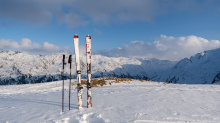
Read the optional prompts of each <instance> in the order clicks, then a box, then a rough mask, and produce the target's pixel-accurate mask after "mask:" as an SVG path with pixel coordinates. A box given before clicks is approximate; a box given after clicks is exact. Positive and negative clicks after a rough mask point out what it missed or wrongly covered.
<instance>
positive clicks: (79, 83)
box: [73, 35, 83, 109]
mask: <svg viewBox="0 0 220 123" xmlns="http://www.w3.org/2000/svg"><path fill="white" fill-rule="evenodd" d="M73 42H74V48H75V57H76V73H77V95H78V108H79V109H81V108H83V103H82V91H83V87H82V85H81V69H80V61H79V38H78V35H74V37H73Z"/></svg>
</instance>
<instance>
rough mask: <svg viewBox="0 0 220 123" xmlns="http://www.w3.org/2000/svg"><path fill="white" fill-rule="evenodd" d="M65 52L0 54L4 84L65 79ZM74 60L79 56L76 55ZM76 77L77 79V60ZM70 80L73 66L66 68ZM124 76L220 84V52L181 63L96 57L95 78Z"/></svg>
mask: <svg viewBox="0 0 220 123" xmlns="http://www.w3.org/2000/svg"><path fill="white" fill-rule="evenodd" d="M63 54H65V55H66V62H67V61H68V57H69V55H70V53H69V52H67V51H61V52H57V53H54V54H47V55H31V54H28V53H21V52H16V51H2V52H0V72H1V74H0V85H6V84H26V83H41V82H50V81H57V80H62V76H61V71H62V69H61V68H62V57H63V56H62V55H63ZM73 58H75V56H74V55H73ZM80 62H81V69H82V78H86V57H85V56H80ZM71 72H72V78H73V79H75V78H76V68H75V59H73V63H72V69H71ZM64 73H65V79H68V78H69V73H70V68H69V64H67V65H66V66H65V72H64ZM99 77H121V78H135V79H145V80H154V81H162V82H171V83H181V84H213V83H220V49H215V50H210V51H205V52H202V53H198V54H196V55H194V56H192V57H191V58H190V59H188V58H184V59H182V60H180V61H179V62H175V61H168V60H158V59H144V58H133V57H132V58H126V57H106V56H101V55H92V78H99Z"/></svg>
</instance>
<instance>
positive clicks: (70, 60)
mask: <svg viewBox="0 0 220 123" xmlns="http://www.w3.org/2000/svg"><path fill="white" fill-rule="evenodd" d="M68 63H70V69H71V63H72V55H69V60H68Z"/></svg>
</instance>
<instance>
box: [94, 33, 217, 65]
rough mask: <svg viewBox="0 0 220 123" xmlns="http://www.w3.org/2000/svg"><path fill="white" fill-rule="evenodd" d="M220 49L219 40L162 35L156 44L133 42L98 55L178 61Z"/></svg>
mask: <svg viewBox="0 0 220 123" xmlns="http://www.w3.org/2000/svg"><path fill="white" fill-rule="evenodd" d="M216 48H220V42H219V40H211V41H208V40H207V39H204V38H201V37H197V36H193V35H192V36H186V37H172V36H170V37H167V36H165V35H161V36H160V37H159V38H156V39H155V41H154V42H143V41H132V42H131V43H130V44H127V45H125V44H124V45H122V48H115V49H113V50H110V51H106V50H100V51H98V52H97V53H96V54H101V55H106V56H113V57H119V56H123V57H146V58H157V59H161V60H162V59H163V60H171V61H178V60H181V59H183V58H186V57H188V58H189V57H190V56H192V55H194V54H196V53H200V52H203V51H205V50H212V49H216Z"/></svg>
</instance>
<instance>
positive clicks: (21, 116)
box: [0, 80, 220, 123]
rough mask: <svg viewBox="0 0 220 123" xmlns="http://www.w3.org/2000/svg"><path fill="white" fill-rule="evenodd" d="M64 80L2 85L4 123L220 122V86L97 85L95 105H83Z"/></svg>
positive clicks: (0, 114) (1, 121)
mask: <svg viewBox="0 0 220 123" xmlns="http://www.w3.org/2000/svg"><path fill="white" fill-rule="evenodd" d="M68 83H69V80H66V81H65V89H67V90H65V92H64V93H65V98H64V110H65V111H64V112H63V113H62V112H61V109H62V108H61V105H62V104H61V102H62V96H61V95H62V87H61V85H62V81H58V82H57V86H56V82H50V83H38V84H25V85H24V84H23V85H2V86H0V102H1V103H0V123H219V122H220V115H219V112H220V105H219V101H220V96H219V93H220V85H208V84H207V85H196V84H195V85H184V84H168V85H167V84H163V83H157V82H140V81H129V83H128V82H127V83H114V84H112V85H108V86H102V87H93V88H92V95H93V107H92V108H91V109H87V108H86V103H87V102H86V97H87V93H86V91H87V89H83V95H82V98H83V109H82V110H78V105H77V104H78V103H77V90H76V89H74V88H75V87H76V86H74V87H73V89H72V91H71V92H72V93H71V110H69V107H68V106H69V104H68V102H69V100H68V97H69V90H68V88H69V87H68Z"/></svg>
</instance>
